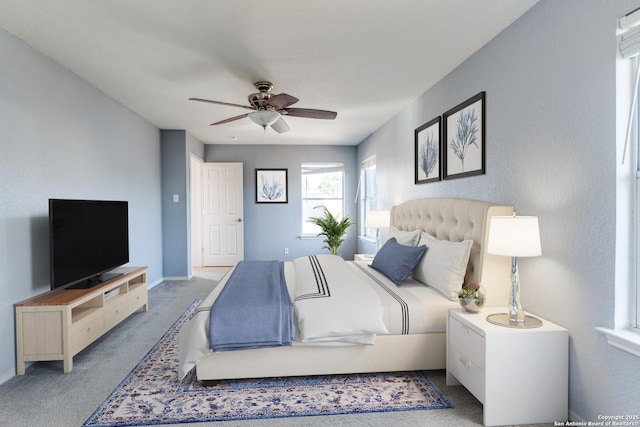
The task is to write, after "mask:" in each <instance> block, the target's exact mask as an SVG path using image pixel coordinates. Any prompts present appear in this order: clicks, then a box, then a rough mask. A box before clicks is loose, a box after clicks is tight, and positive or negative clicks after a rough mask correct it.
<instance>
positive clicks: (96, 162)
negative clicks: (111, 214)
mask: <svg viewBox="0 0 640 427" xmlns="http://www.w3.org/2000/svg"><path fill="white" fill-rule="evenodd" d="M0 58H1V59H0V69H1V70H2V72H1V75H2V77H1V78H0V382H3V381H4V380H6V379H8V378H9V377H11V376H13V375H14V374H15V339H14V314H13V304H14V303H16V302H18V301H21V300H23V299H26V298H28V297H31V296H33V295H36V294H39V293H42V292H45V291H47V290H49V247H48V220H47V217H48V199H49V198H77V199H83V198H86V199H115V200H127V201H129V220H130V225H129V229H130V260H131V262H130V264H131V265H146V266H148V267H149V275H148V278H149V281H150V282H155V281H157V280H159V279H161V277H162V236H161V227H162V224H161V220H162V217H161V206H160V144H159V131H158V129H157V128H156V127H154V126H152V125H150V124H149V123H147V122H145V121H144V120H142V119H141V118H140V117H139V116H137V115H136V114H134V113H132V112H131V111H129V110H127V109H125V108H123V107H122V106H121V105H119V104H118V103H116V102H115V101H113V100H112V99H110V98H107V97H106V96H105V95H104V94H103V93H101V92H99V91H98V90H97V89H95V88H93V87H92V86H90V85H88V84H87V83H86V82H85V81H83V80H81V79H80V78H78V77H77V76H75V75H73V74H72V73H70V72H69V71H68V70H66V69H64V68H62V67H60V66H59V65H57V64H55V63H53V62H52V61H50V60H49V59H47V58H45V57H43V56H42V55H40V54H38V53H36V52H34V51H33V50H32V49H31V48H29V47H28V46H27V45H26V44H25V43H23V42H21V41H19V40H17V39H15V38H14V37H12V36H10V35H9V34H8V33H6V32H5V31H2V30H0Z"/></svg>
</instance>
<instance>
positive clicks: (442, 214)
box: [390, 198, 513, 306]
mask: <svg viewBox="0 0 640 427" xmlns="http://www.w3.org/2000/svg"><path fill="white" fill-rule="evenodd" d="M512 214H513V207H512V206H501V205H496V204H494V203H490V202H484V201H479V200H471V199H455V198H427V199H415V200H410V201H407V202H404V203H402V204H399V205H397V206H393V207H392V208H391V213H390V216H391V226H393V227H395V228H397V229H398V230H401V231H412V230H422V231H424V232H426V233H428V234H430V235H432V236H434V237H435V238H437V239H439V240H448V241H452V242H461V241H463V240H473V246H472V247H471V255H470V257H469V264H468V266H467V273H466V276H465V283H478V282H480V283H482V286H483V287H484V288H485V290H486V292H487V305H492V306H495V305H508V296H509V285H510V283H511V282H510V278H509V274H510V270H511V260H510V259H509V258H508V257H503V256H497V255H490V254H488V253H486V250H485V248H486V244H487V239H488V237H489V224H490V218H491V217H492V216H497V215H512Z"/></svg>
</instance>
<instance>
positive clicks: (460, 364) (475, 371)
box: [447, 346, 485, 403]
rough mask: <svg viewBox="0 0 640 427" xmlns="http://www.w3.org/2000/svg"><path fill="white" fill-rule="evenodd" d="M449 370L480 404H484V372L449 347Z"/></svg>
mask: <svg viewBox="0 0 640 427" xmlns="http://www.w3.org/2000/svg"><path fill="white" fill-rule="evenodd" d="M447 358H448V360H447V370H449V372H451V373H452V374H453V376H454V377H456V378H457V379H458V381H460V382H461V383H462V384H464V386H465V387H466V388H467V390H469V391H470V392H471V393H472V394H473V395H474V396H475V397H476V398H477V399H478V400H479V401H480V402H482V403H484V396H485V395H484V390H485V383H484V370H482V369H481V368H480V367H479V366H477V365H476V364H475V363H473V362H472V361H470V360H469V359H468V358H467V357H465V356H464V355H463V354H462V353H461V352H460V351H458V349H456V348H453V347H451V346H449V351H448V353H447Z"/></svg>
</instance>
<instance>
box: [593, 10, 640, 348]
mask: <svg viewBox="0 0 640 427" xmlns="http://www.w3.org/2000/svg"><path fill="white" fill-rule="evenodd" d="M618 35H619V36H620V37H619V52H620V55H619V56H618V58H617V61H616V154H617V156H616V260H615V263H616V265H615V313H614V319H613V323H614V328H613V329H611V328H605V327H599V328H596V329H597V330H598V331H599V332H602V333H604V334H605V335H606V336H607V339H608V342H609V344H611V345H612V346H615V347H618V348H620V349H622V350H624V351H627V352H629V353H631V354H634V355H636V356H638V357H640V329H639V327H640V284H639V283H638V274H637V272H638V271H640V246H639V245H640V233H639V232H638V228H639V227H640V213H639V212H640V211H639V208H640V193H638V191H639V190H640V185H638V184H639V182H638V180H639V179H640V169H639V167H638V165H639V164H640V161H639V159H638V154H639V153H640V150H639V141H640V138H639V135H638V118H639V116H638V112H639V108H638V107H640V103H639V102H638V99H639V98H640V97H639V96H638V95H639V93H640V92H639V91H638V89H639V86H640V85H638V82H639V78H640V60H639V59H638V58H639V56H638V54H640V10H639V11H634V12H632V13H630V14H629V15H627V16H625V17H622V18H620V19H619V33H618Z"/></svg>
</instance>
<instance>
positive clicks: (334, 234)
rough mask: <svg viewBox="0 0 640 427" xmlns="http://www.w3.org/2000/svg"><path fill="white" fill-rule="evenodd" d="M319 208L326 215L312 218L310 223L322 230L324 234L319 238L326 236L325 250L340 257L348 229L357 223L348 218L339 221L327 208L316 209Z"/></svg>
mask: <svg viewBox="0 0 640 427" xmlns="http://www.w3.org/2000/svg"><path fill="white" fill-rule="evenodd" d="M317 208H322V209H323V210H324V215H323V216H321V217H311V218H309V221H310V222H312V223H314V224H315V225H317V226H318V227H320V229H321V230H322V232H320V233H318V236H325V238H324V240H323V242H324V244H325V246H323V248H326V249H329V251H330V252H331V254H332V255H338V248H339V247H340V245H341V244H342V243H343V242H344V236H345V235H346V234H347V228H349V227H350V226H352V225H354V224H355V222H351V220H350V219H349V217H348V216H345V217H344V218H342V219H341V220H340V221H338V218H336V217H335V216H333V214H332V213H331V211H330V210H329V209H327V207H326V206H316V207H315V208H314V209H317Z"/></svg>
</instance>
